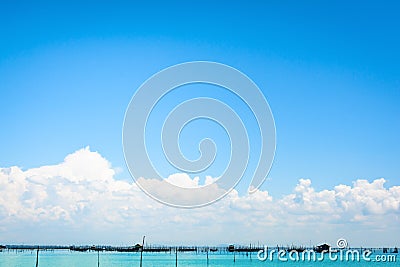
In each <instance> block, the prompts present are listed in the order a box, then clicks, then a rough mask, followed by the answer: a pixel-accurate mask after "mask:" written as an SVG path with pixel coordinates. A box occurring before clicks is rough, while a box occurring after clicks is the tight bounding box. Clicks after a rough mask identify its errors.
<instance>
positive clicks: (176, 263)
mask: <svg viewBox="0 0 400 267" xmlns="http://www.w3.org/2000/svg"><path fill="white" fill-rule="evenodd" d="M175 267H178V247H176V248H175Z"/></svg>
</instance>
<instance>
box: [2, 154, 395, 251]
mask: <svg viewBox="0 0 400 267" xmlns="http://www.w3.org/2000/svg"><path fill="white" fill-rule="evenodd" d="M114 176H115V170H114V169H113V168H112V166H111V163H110V162H109V161H107V159H105V158H104V157H102V156H101V155H100V154H99V153H98V152H93V151H91V150H90V148H89V147H87V148H84V149H81V150H78V151H76V152H74V153H72V154H70V155H68V156H67V157H66V158H65V159H64V161H63V162H62V163H60V164H57V165H51V166H42V167H39V168H32V169H28V170H22V169H21V168H19V167H15V166H14V167H10V168H0V239H1V240H0V243H42V244H50V243H51V244H79V243H85V244H91V243H93V244H117V245H120V244H122V245H128V244H133V243H135V242H138V241H139V240H140V239H141V236H142V235H146V236H147V240H148V241H149V242H151V243H163V244H223V243H242V244H249V243H250V242H252V243H258V242H260V243H262V244H269V245H276V244H282V245H286V244H292V243H296V244H304V245H308V244H309V243H310V242H311V243H312V244H316V243H319V242H330V243H334V242H335V240H336V239H337V238H339V237H345V238H346V239H347V240H348V241H349V243H350V245H363V246H368V245H369V246H381V245H399V244H396V242H398V240H397V236H396V235H397V233H398V232H399V230H400V226H399V225H400V186H392V187H390V188H387V187H385V179H383V178H381V179H376V180H374V181H371V182H369V181H367V180H356V181H354V182H353V183H352V185H342V184H340V185H337V186H335V187H334V188H333V189H327V190H322V191H316V190H315V189H314V188H313V186H312V183H311V180H309V179H300V180H299V182H298V184H297V185H295V186H294V189H293V190H292V192H290V193H289V194H287V195H285V196H283V197H282V198H279V199H276V198H273V197H272V196H271V195H270V194H269V193H268V192H267V191H260V190H259V191H256V192H255V193H254V194H250V195H244V196H241V195H239V194H238V192H237V191H236V190H232V191H231V192H230V193H229V194H228V195H227V196H226V197H225V198H223V199H222V200H220V201H218V202H216V203H214V204H213V205H210V206H206V207H203V208H199V209H176V208H171V207H168V206H165V205H162V204H160V203H158V202H156V201H155V200H153V199H151V198H150V197H148V196H147V195H145V194H144V193H143V192H142V191H141V190H140V189H139V188H138V187H137V186H136V184H135V183H134V182H133V181H130V180H126V181H125V180H117V179H115V177H114ZM168 179H169V180H170V181H171V182H173V183H174V184H176V185H184V186H186V187H187V186H197V185H198V179H191V178H190V177H189V176H187V175H186V174H176V175H173V176H171V177H169V178H168ZM207 179H208V180H207V181H208V182H210V183H211V182H212V180H213V178H211V177H208V178H207Z"/></svg>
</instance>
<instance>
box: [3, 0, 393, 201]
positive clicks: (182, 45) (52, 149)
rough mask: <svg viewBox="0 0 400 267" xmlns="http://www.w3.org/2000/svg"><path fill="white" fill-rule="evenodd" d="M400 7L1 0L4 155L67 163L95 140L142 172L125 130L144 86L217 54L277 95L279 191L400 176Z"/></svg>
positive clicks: (26, 164)
mask: <svg viewBox="0 0 400 267" xmlns="http://www.w3.org/2000/svg"><path fill="white" fill-rule="evenodd" d="M399 11H400V5H399V4H398V3H396V1H360V2H358V1H353V2H351V3H349V2H348V1H335V2H334V3H326V2H324V3H323V2H320V1H305V2H302V3H301V4H300V3H298V2H297V1H274V2H269V3H268V2H266V3H257V2H243V1H242V2H235V3H231V2H228V1H222V2H220V3H213V1H201V2H200V1H199V2H191V3H183V2H182V3H180V2H178V1H168V2H149V3H147V4H135V3H133V2H128V1H127V2H123V1H117V2H113V3H111V2H109V3H107V2H105V1H86V2H85V3H80V2H78V1H76V2H74V1H65V2H62V1H61V2H58V3H57V4H56V3H54V2H52V1H48V2H47V1H35V2H31V1H21V2H18V3H16V2H15V1H2V2H1V3H0V25H1V26H0V36H1V37H0V99H1V105H0V120H1V131H0V148H1V150H0V151H1V153H0V167H10V166H19V167H21V168H22V169H29V168H33V167H39V166H44V165H52V164H58V163H59V162H62V161H63V159H64V157H65V156H66V155H68V154H70V153H72V152H74V151H76V150H79V149H81V148H84V147H86V146H90V148H91V150H93V151H98V152H99V153H100V154H101V155H102V156H104V157H105V158H106V159H107V160H109V161H110V162H111V164H112V165H113V167H117V168H120V169H121V170H122V171H121V172H120V173H118V174H117V175H116V177H117V179H122V180H127V179H130V178H129V173H128V172H127V170H126V167H125V163H124V157H123V152H122V145H121V134H122V133H121V131H122V122H123V117H124V112H125V109H126V107H127V105H128V103H129V101H130V99H131V97H132V95H133V94H134V92H135V90H136V89H137V88H138V87H139V86H140V85H141V84H142V83H143V82H144V81H145V80H146V79H147V78H149V77H150V76H151V75H153V74H154V73H156V72H158V71H160V70H162V69H163V68H166V67H168V66H171V65H174V64H178V63H182V62H186V61H192V60H209V61H216V62H221V63H224V64H227V65H231V66H233V67H234V68H237V69H239V70H240V71H242V72H243V73H245V74H246V75H248V76H249V77H250V78H251V79H252V80H253V81H254V82H255V83H256V84H257V85H258V86H259V88H260V89H261V90H262V91H263V93H264V95H265V97H266V99H267V100H268V103H269V105H270V107H271V109H272V112H273V115H274V118H275V123H276V131H277V149H276V157H275V162H274V164H273V167H272V169H271V172H270V175H269V180H268V181H267V182H266V183H264V185H263V186H262V189H263V190H268V192H269V194H270V195H272V196H276V197H280V196H282V195H285V194H287V193H290V192H291V190H292V188H293V187H294V186H295V185H296V183H297V181H298V179H300V178H308V179H311V180H312V182H313V186H314V187H315V188H316V189H317V190H323V189H331V188H333V187H334V186H336V185H338V184H341V183H343V184H348V185H351V183H352V181H355V180H356V179H367V180H369V181H372V180H375V179H378V178H381V177H383V178H385V179H386V181H387V185H388V186H395V185H399V183H400V169H399V166H400V164H399V160H400V157H399V151H400V142H399V137H398V136H400V119H399V118H400V105H399V103H400V65H399V62H400V52H399V49H398V47H400V32H399V31H400V30H399V29H400V20H399V18H398V14H399ZM189 141H190V140H189ZM188 153H189V152H188ZM222 162H223V160H222ZM244 188H245V185H243V186H242V187H239V191H241V190H243V189H244Z"/></svg>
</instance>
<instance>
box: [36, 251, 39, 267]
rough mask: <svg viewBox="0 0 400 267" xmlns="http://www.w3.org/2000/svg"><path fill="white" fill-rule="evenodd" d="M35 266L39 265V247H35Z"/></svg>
mask: <svg viewBox="0 0 400 267" xmlns="http://www.w3.org/2000/svg"><path fill="white" fill-rule="evenodd" d="M36 267H39V247H38V248H37V251H36Z"/></svg>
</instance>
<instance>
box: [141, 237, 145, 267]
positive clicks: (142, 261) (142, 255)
mask: <svg viewBox="0 0 400 267" xmlns="http://www.w3.org/2000/svg"><path fill="white" fill-rule="evenodd" d="M145 237H146V236H145V235H144V236H143V242H142V250H141V251H140V267H142V262H143V250H144V239H145Z"/></svg>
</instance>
